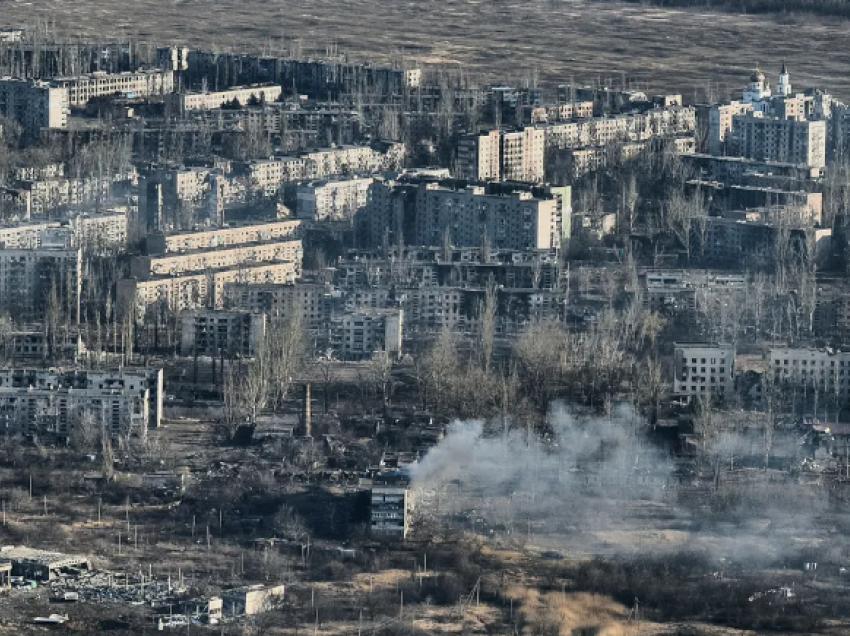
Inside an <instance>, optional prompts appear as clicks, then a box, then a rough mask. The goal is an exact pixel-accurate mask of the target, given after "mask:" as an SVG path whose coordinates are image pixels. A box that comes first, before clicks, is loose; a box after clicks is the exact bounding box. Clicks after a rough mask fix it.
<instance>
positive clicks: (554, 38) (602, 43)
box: [0, 0, 850, 100]
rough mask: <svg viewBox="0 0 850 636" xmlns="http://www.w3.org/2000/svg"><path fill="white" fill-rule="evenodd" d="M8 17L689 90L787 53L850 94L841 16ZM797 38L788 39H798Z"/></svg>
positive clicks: (263, 8) (478, 11)
mask: <svg viewBox="0 0 850 636" xmlns="http://www.w3.org/2000/svg"><path fill="white" fill-rule="evenodd" d="M0 16H2V23H3V24H8V25H27V24H32V23H33V21H34V20H49V21H51V23H53V21H54V20H55V25H56V27H55V28H56V30H57V31H58V32H59V33H60V34H63V35H68V36H76V35H77V34H85V35H91V36H94V35H100V36H104V35H109V36H115V37H119V36H123V37H127V36H133V37H138V38H141V39H143V40H151V41H155V42H175V43H181V42H185V43H188V44H189V45H190V46H195V47H205V48H214V47H217V48H221V49H230V48H233V49H235V50H262V49H263V48H264V47H265V48H266V50H268V47H269V46H270V43H271V42H272V41H274V40H278V41H279V40H280V38H281V37H285V38H286V39H287V40H288V39H292V38H300V39H301V42H302V49H303V50H304V51H305V52H309V51H323V50H324V47H325V45H327V44H328V43H336V44H337V45H338V46H339V49H340V51H344V52H347V53H349V54H350V56H351V57H352V58H353V59H366V58H369V59H376V60H387V59H389V58H391V57H392V58H398V57H400V55H405V56H408V57H413V58H417V59H420V60H423V61H426V62H432V63H439V62H442V63H448V64H452V65H454V64H462V65H463V66H464V68H465V69H468V71H470V72H472V73H475V74H480V75H486V76H487V77H489V78H503V79H511V80H521V79H522V78H524V77H528V76H530V75H531V74H532V73H533V71H534V69H537V70H538V72H539V77H540V80H541V81H542V82H544V83H550V84H551V83H558V82H567V81H569V80H570V77H571V76H573V77H574V78H575V79H576V81H593V80H595V79H596V78H610V79H613V80H615V81H617V82H618V83H619V82H620V81H621V79H622V75H623V73H625V74H626V75H627V77H628V78H629V80H630V81H634V82H638V83H640V84H641V85H646V86H648V87H649V88H651V89H657V90H661V89H663V88H668V89H675V90H677V91H681V92H682V93H683V94H684V95H685V96H686V97H687V98H688V99H693V96H694V92H695V90H697V89H699V91H700V96H701V95H702V91H703V88H704V87H705V86H706V85H707V83H708V82H711V83H712V84H713V85H714V87H715V88H719V90H720V92H721V94H722V93H725V92H726V91H738V90H739V87H740V86H741V85H742V84H743V83H744V82H745V81H746V78H747V76H748V74H749V72H750V69H752V67H753V66H755V65H756V64H757V63H761V65H762V66H763V67H764V68H765V70H766V71H767V72H768V76H769V77H771V79H774V81H775V77H773V76H774V75H775V74H776V73H778V68H779V66H780V64H781V61H782V60H783V59H785V60H786V61H787V62H788V65H789V67H790V70H791V73H792V81H793V82H794V83H795V84H796V86H798V87H805V86H809V85H818V86H823V87H825V88H828V89H830V90H831V91H832V92H833V93H834V94H836V95H838V96H839V97H840V98H843V99H845V100H847V99H850V75H848V73H847V69H848V67H850V49H848V47H847V46H846V39H845V38H846V33H847V23H845V22H842V21H832V22H830V21H828V20H818V19H816V18H806V19H804V20H800V21H795V19H793V18H790V19H789V18H778V17H774V16H767V15H758V16H746V15H732V14H724V13H709V12H705V11H688V10H676V9H664V8H657V7H643V6H636V5H633V4H618V3H603V4H599V3H594V2H587V1H585V0H531V1H530V2H517V1H513V0H511V1H504V0H495V1H491V2H485V1H483V0H440V1H436V0H420V1H418V2H413V1H412V0H403V1H401V2H389V1H387V0H383V1H375V0H315V1H314V2H310V3H303V2H295V1H294V0H271V1H268V2H265V1H262V2H261V1H260V0H244V1H243V0H239V1H237V0H173V1H172V2H171V3H153V2H150V0H141V1H140V2H136V3H131V4H126V3H114V2H106V1H104V0H80V1H79V2H66V1H65V0H42V1H38V2H33V1H30V0H27V1H23V0H0ZM792 43H793V44H792Z"/></svg>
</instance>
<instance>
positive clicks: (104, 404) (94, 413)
mask: <svg viewBox="0 0 850 636" xmlns="http://www.w3.org/2000/svg"><path fill="white" fill-rule="evenodd" d="M162 399H163V372H162V369H147V368H137V369H118V370H104V371H95V370H83V369H74V370H59V369H0V431H5V432H7V433H15V434H22V435H31V436H45V435H46V436H55V437H58V438H68V437H70V435H71V434H72V433H73V431H74V429H75V427H77V426H80V425H83V424H85V423H92V424H93V425H97V426H98V427H100V426H105V427H106V428H107V430H109V431H110V432H111V433H112V435H115V436H119V435H121V436H126V435H131V434H132V435H138V436H142V437H143V436H145V435H146V434H147V429H148V428H156V427H158V426H159V424H160V421H161V419H162Z"/></svg>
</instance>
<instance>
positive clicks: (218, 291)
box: [117, 260, 301, 320]
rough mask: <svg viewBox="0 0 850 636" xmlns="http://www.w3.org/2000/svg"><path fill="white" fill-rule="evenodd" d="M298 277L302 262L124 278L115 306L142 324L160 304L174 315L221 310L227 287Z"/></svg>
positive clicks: (285, 280) (120, 281)
mask: <svg viewBox="0 0 850 636" xmlns="http://www.w3.org/2000/svg"><path fill="white" fill-rule="evenodd" d="M300 273H301V262H300V260H299V261H298V262H292V261H285V262H275V263H259V264H255V263H245V264H244V265H241V266H239V267H234V268H228V269H224V270H210V271H206V272H200V273H197V272H194V273H186V274H177V275H174V276H156V277H154V278H151V279H150V280H146V281H142V280H138V279H135V278H125V279H122V280H119V281H118V287H117V292H118V305H119V307H120V310H121V311H124V312H127V311H135V315H136V318H137V320H142V319H143V318H144V315H145V311H146V310H147V309H148V308H149V307H151V306H152V305H156V304H161V305H163V306H164V307H166V308H168V309H169V310H171V311H174V312H180V311H187V310H190V309H199V308H203V307H212V308H215V309H221V308H223V307H224V289H225V286H226V285H227V284H228V283H239V284H243V285H248V284H261V283H262V284H268V283H292V282H294V281H295V279H296V278H297V277H298V276H299V275H300Z"/></svg>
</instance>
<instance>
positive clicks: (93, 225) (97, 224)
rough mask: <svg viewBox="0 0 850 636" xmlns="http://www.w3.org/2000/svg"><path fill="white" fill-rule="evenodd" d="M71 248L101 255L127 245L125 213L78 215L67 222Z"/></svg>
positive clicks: (111, 212)
mask: <svg viewBox="0 0 850 636" xmlns="http://www.w3.org/2000/svg"><path fill="white" fill-rule="evenodd" d="M68 227H69V228H70V230H71V233H72V236H73V239H72V243H71V244H72V246H73V247H79V248H81V249H82V250H83V251H84V252H92V253H96V254H102V253H104V252H106V251H109V250H114V249H120V248H123V247H125V246H126V245H127V213H126V212H125V211H121V210H114V211H109V210H107V211H105V212H104V213H103V214H80V215H78V216H75V217H72V218H71V219H69V220H68Z"/></svg>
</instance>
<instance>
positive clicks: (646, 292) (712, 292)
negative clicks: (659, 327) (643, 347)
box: [639, 270, 747, 326]
mask: <svg viewBox="0 0 850 636" xmlns="http://www.w3.org/2000/svg"><path fill="white" fill-rule="evenodd" d="M639 278H640V283H641V287H642V288H643V304H644V307H645V308H646V309H648V310H649V311H651V312H655V313H658V314H660V315H662V316H665V317H666V318H668V319H678V320H681V321H682V322H683V323H684V324H685V325H687V326H694V325H696V322H697V311H698V307H699V306H700V305H703V304H704V302H705V299H706V298H707V297H711V298H723V299H726V301H727V302H731V303H738V302H742V301H743V300H744V298H745V295H746V290H747V281H746V277H745V276H744V275H743V274H729V273H726V272H713V271H705V270H700V271H697V270H684V271H676V270H669V271H657V270H651V271H647V272H643V273H642V274H641V275H640V277H639Z"/></svg>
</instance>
